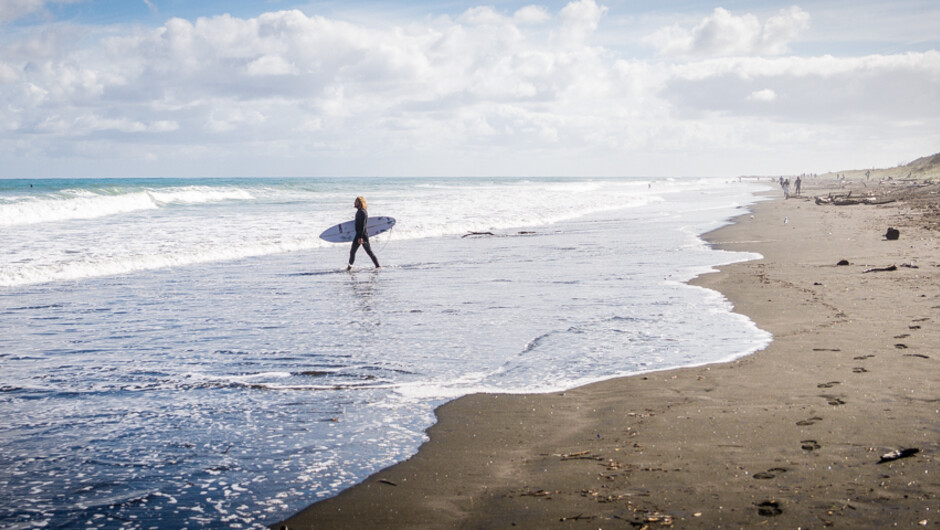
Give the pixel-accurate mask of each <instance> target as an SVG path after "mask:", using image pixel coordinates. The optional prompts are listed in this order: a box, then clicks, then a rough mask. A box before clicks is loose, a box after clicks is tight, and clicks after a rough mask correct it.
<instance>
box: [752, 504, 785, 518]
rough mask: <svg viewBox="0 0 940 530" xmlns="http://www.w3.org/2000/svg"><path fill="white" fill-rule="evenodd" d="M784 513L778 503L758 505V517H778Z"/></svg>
mask: <svg viewBox="0 0 940 530" xmlns="http://www.w3.org/2000/svg"><path fill="white" fill-rule="evenodd" d="M781 513H783V510H782V509H780V503H778V502H777V501H764V502H762V503H760V504H758V505H757V515H760V516H762V517H776V516H778V515H780V514H781Z"/></svg>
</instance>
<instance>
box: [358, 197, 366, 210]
mask: <svg viewBox="0 0 940 530" xmlns="http://www.w3.org/2000/svg"><path fill="white" fill-rule="evenodd" d="M356 202H358V203H359V207H360V208H362V209H363V210H368V208H366V198H365V197H363V196H362V195H360V196H358V197H356Z"/></svg>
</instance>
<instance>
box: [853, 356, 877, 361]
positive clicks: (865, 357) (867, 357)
mask: <svg viewBox="0 0 940 530" xmlns="http://www.w3.org/2000/svg"><path fill="white" fill-rule="evenodd" d="M872 357H874V355H859V356H858V357H852V359H855V360H856V361H864V360H865V359H871V358H872Z"/></svg>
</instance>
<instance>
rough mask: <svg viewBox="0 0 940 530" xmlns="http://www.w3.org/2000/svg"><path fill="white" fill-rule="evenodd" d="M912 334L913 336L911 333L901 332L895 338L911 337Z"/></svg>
mask: <svg viewBox="0 0 940 530" xmlns="http://www.w3.org/2000/svg"><path fill="white" fill-rule="evenodd" d="M910 336H911V334H910V333H901V334H900V335H895V336H894V338H896V339H906V338H908V337H910Z"/></svg>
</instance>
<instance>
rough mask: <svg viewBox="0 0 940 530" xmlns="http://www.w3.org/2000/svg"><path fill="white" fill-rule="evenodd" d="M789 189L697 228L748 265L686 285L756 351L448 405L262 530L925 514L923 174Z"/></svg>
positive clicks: (858, 522)
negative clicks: (711, 296)
mask: <svg viewBox="0 0 940 530" xmlns="http://www.w3.org/2000/svg"><path fill="white" fill-rule="evenodd" d="M852 184H853V183H850V186H851V185H852ZM854 184H855V185H857V186H858V187H859V188H861V186H860V185H859V184H860V183H859V182H857V181H856V182H854ZM866 189H868V188H867V184H866ZM803 190H804V193H803V195H804V197H802V198H791V199H789V200H784V199H783V197H782V193H781V192H780V189H779V187H776V186H774V187H772V188H769V191H768V192H767V197H768V198H769V199H771V200H768V201H765V202H760V203H758V204H756V205H755V206H753V207H751V208H750V211H748V212H747V213H744V214H743V215H740V216H739V217H737V218H736V220H735V222H734V223H733V224H731V225H729V226H726V227H723V228H721V229H719V230H717V231H714V232H711V233H709V234H707V235H706V236H705V239H706V240H707V241H708V242H709V243H710V244H712V245H714V246H715V247H717V248H720V249H726V250H734V251H746V252H757V253H759V254H760V255H761V256H763V258H761V259H757V260H753V261H747V262H742V263H736V264H732V265H726V266H722V267H720V270H719V271H717V272H716V273H711V274H704V275H701V276H699V277H697V278H696V279H694V280H693V281H692V282H691V283H692V284H693V285H697V286H701V287H705V288H708V289H714V290H717V291H719V292H720V293H722V294H723V295H724V296H726V297H727V298H728V300H730V302H731V303H733V305H734V307H735V311H736V312H738V313H741V314H743V315H746V316H747V317H749V318H750V319H752V320H753V321H754V322H755V323H756V324H757V325H758V326H759V327H760V328H761V329H763V330H766V331H769V332H770V333H772V334H773V341H772V343H771V344H770V345H769V346H768V347H766V348H765V349H763V350H761V351H759V352H757V353H755V354H752V355H750V356H747V357H744V358H741V359H738V360H735V361H732V362H728V363H719V364H711V365H706V366H700V367H694V368H683V369H675V370H668V371H660V372H653V373H648V374H644V375H638V376H633V377H625V378H618V379H612V380H608V381H603V382H600V383H593V384H590V385H586V386H582V387H578V388H574V389H572V390H567V391H563V392H552V393H545V394H528V395H507V394H490V393H486V394H473V395H469V396H466V397H462V398H459V399H457V400H454V401H450V402H448V403H446V404H444V405H442V406H441V407H439V408H438V409H437V410H436V415H437V423H436V424H434V425H433V426H432V427H431V428H430V429H429V430H428V436H429V441H427V442H426V443H424V445H422V446H421V448H420V449H419V451H418V453H417V454H416V455H415V456H413V457H412V458H410V459H409V460H407V461H405V462H402V463H400V464H397V465H394V466H392V467H389V468H387V469H384V470H382V471H380V472H378V473H376V474H374V475H372V476H370V477H368V478H367V479H366V480H365V481H363V482H362V483H361V484H359V485H357V486H355V487H352V488H350V489H347V490H345V491H343V492H342V493H340V494H339V495H337V496H336V497H333V498H330V499H327V500H324V501H321V502H319V503H316V504H313V505H311V506H310V507H309V508H307V509H305V510H303V511H302V512H300V513H299V514H297V515H295V516H293V517H291V518H289V519H287V520H286V521H284V522H282V523H277V524H275V525H272V528H284V527H287V528H292V529H297V528H451V527H456V528H510V527H521V528H622V527H636V528H642V527H649V528H657V527H677V528H749V527H758V526H762V527H764V526H766V527H783V528H825V527H833V528H887V527H900V528H905V527H916V528H923V527H927V528H934V527H940V517H938V513H937V512H938V510H940V476H938V474H940V470H938V468H937V466H936V464H935V461H936V457H937V454H938V449H940V365H938V361H940V352H938V351H937V345H938V344H940V325H938V321H940V281H938V278H937V277H938V274H940V248H938V245H937V234H938V232H937V217H936V216H937V211H936V209H935V205H936V203H937V199H936V197H937V196H936V193H937V188H936V185H933V186H926V187H924V188H922V189H918V190H917V192H916V193H915V194H914V195H916V196H918V197H919V198H920V199H921V200H919V201H911V200H898V201H896V202H890V203H886V204H881V205H877V204H857V205H847V206H836V205H832V204H817V203H816V202H815V201H813V200H811V199H810V196H811V195H818V196H827V194H828V193H830V192H833V191H834V192H836V193H844V192H845V189H844V188H843V184H842V183H836V182H835V181H832V180H830V179H828V178H827V179H820V180H818V181H814V180H808V181H807V182H804V186H803ZM869 191H870V189H869ZM892 191H894V190H892ZM856 196H858V195H856ZM931 205H933V206H931ZM931 207H933V208H934V209H933V210H931V209H930V208H931ZM889 227H893V228H897V229H899V231H900V238H899V239H898V240H894V241H889V240H886V238H885V233H886V230H887V229H888V228H889ZM840 262H842V263H847V264H843V265H839V263H840Z"/></svg>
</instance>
